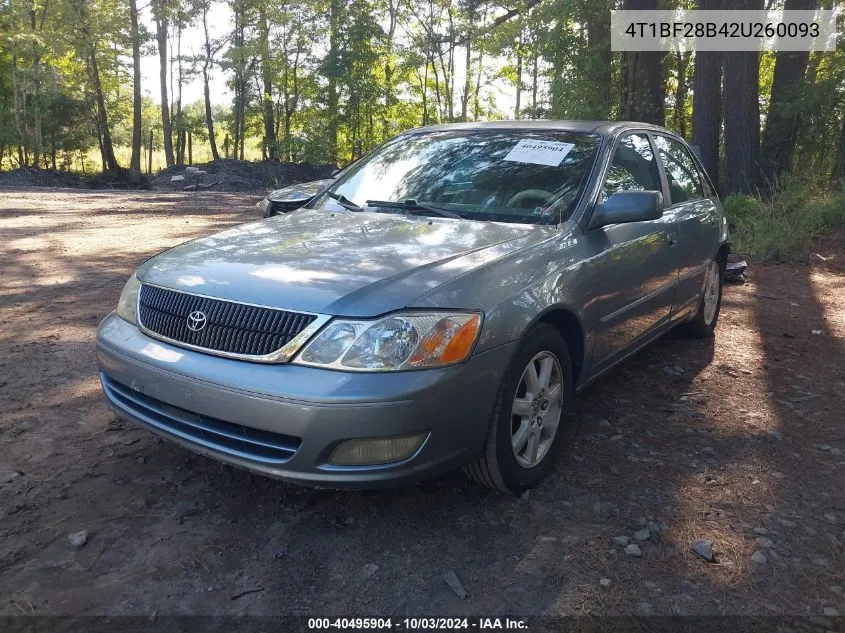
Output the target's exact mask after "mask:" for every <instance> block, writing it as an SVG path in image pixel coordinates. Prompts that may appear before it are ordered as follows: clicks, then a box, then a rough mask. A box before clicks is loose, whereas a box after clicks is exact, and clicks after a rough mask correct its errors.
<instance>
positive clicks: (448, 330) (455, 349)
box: [408, 314, 481, 367]
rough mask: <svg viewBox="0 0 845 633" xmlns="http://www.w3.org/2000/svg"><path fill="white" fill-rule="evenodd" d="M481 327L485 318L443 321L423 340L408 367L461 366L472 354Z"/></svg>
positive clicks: (469, 316) (450, 318) (451, 317)
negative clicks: (457, 364)
mask: <svg viewBox="0 0 845 633" xmlns="http://www.w3.org/2000/svg"><path fill="white" fill-rule="evenodd" d="M480 325H481V317H480V316H478V315H477V314H467V315H460V316H448V317H446V318H445V319H441V320H440V321H438V322H437V323H436V324H435V325H434V327H433V328H431V329H430V330H429V331H428V334H426V336H425V338H424V339H423V340H422V341H420V344H419V345H418V346H417V349H416V351H415V352H414V354H413V356H411V358H410V360H409V361H408V365H409V366H411V367H432V366H437V365H451V364H452V363H460V362H461V361H463V360H465V359H466V358H467V356H469V354H470V352H471V351H472V346H473V344H474V343H475V339H476V337H477V336H478V330H479V326H480Z"/></svg>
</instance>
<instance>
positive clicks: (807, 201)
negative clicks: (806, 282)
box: [725, 178, 845, 261]
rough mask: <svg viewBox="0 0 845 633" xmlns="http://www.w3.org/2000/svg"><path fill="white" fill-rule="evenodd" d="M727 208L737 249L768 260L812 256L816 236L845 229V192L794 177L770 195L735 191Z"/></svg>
mask: <svg viewBox="0 0 845 633" xmlns="http://www.w3.org/2000/svg"><path fill="white" fill-rule="evenodd" d="M725 213H726V215H727V217H728V220H729V222H730V225H731V237H732V239H733V250H734V251H737V252H740V253H748V254H750V255H752V256H754V257H757V258H760V259H762V260H764V261H789V260H797V259H806V258H807V256H808V254H809V248H810V245H811V243H812V239H813V238H814V237H816V236H818V235H822V234H824V233H827V232H830V231H834V230H837V229H843V228H845V193H838V194H836V193H833V192H831V191H830V188H829V187H827V186H825V185H824V184H822V183H819V182H812V181H810V180H806V179H798V178H790V179H788V180H787V181H786V182H785V183H783V185H782V187H781V188H780V189H779V190H778V191H777V192H776V193H775V194H774V195H773V196H772V197H771V198H769V199H761V198H758V197H754V196H743V195H734V196H729V197H728V198H727V199H726V200H725Z"/></svg>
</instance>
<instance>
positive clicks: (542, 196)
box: [506, 189, 554, 207]
mask: <svg viewBox="0 0 845 633" xmlns="http://www.w3.org/2000/svg"><path fill="white" fill-rule="evenodd" d="M553 197H554V194H553V193H552V192H551V191H546V190H545V189H525V190H524V191H520V192H519V193H517V194H516V195H515V196H513V197H512V198H511V199H510V200H508V203H507V205H506V206H508V207H519V206H524V205H522V204H521V203H522V202H523V201H524V200H539V201H540V202H548V201H549V200H551V199H552V198H553Z"/></svg>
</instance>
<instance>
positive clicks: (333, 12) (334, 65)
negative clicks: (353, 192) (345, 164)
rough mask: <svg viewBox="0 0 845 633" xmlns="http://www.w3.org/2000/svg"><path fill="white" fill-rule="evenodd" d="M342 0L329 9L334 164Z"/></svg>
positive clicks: (335, 158) (332, 158) (330, 120)
mask: <svg viewBox="0 0 845 633" xmlns="http://www.w3.org/2000/svg"><path fill="white" fill-rule="evenodd" d="M340 7H341V0H331V6H330V11H329V59H328V61H329V65H328V76H329V77H328V79H329V85H328V90H329V94H328V103H327V106H328V126H327V130H326V131H327V133H328V152H327V153H328V159H329V162H330V163H331V164H332V165H337V164H338V156H337V128H338V112H337V106H338V93H337V74H338V71H339V68H338V36H339V22H340Z"/></svg>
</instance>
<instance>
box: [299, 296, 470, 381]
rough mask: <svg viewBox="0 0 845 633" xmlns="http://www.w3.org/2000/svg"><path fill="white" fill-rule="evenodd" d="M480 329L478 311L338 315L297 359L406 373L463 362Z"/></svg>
mask: <svg viewBox="0 0 845 633" xmlns="http://www.w3.org/2000/svg"><path fill="white" fill-rule="evenodd" d="M480 331H481V315H480V314H478V313H474V312H434V311H431V312H428V311H426V312H395V313H393V314H391V315H388V316H386V317H382V318H380V319H374V320H372V321H369V320H367V321H350V320H346V319H337V320H335V321H332V323H330V324H329V325H328V326H327V327H326V328H324V329H323V330H322V331H321V332H319V333H318V334H317V335H316V336H315V337H314V338H313V339H312V340H311V341H310V342H309V343H307V344H306V345H305V348H304V349H303V350H302V351H301V352H300V353H299V355H298V356H297V357H296V358H295V359H294V361H293V362H294V363H299V364H301V365H313V366H315V367H330V368H332V369H346V370H352V371H402V370H404V369H425V368H429V367H442V366H444V365H453V364H455V363H460V362H462V361H464V360H466V359H467V358H469V355H470V354H471V353H472V348H473V345H475V341H476V339H477V338H478V333H479V332H480Z"/></svg>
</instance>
